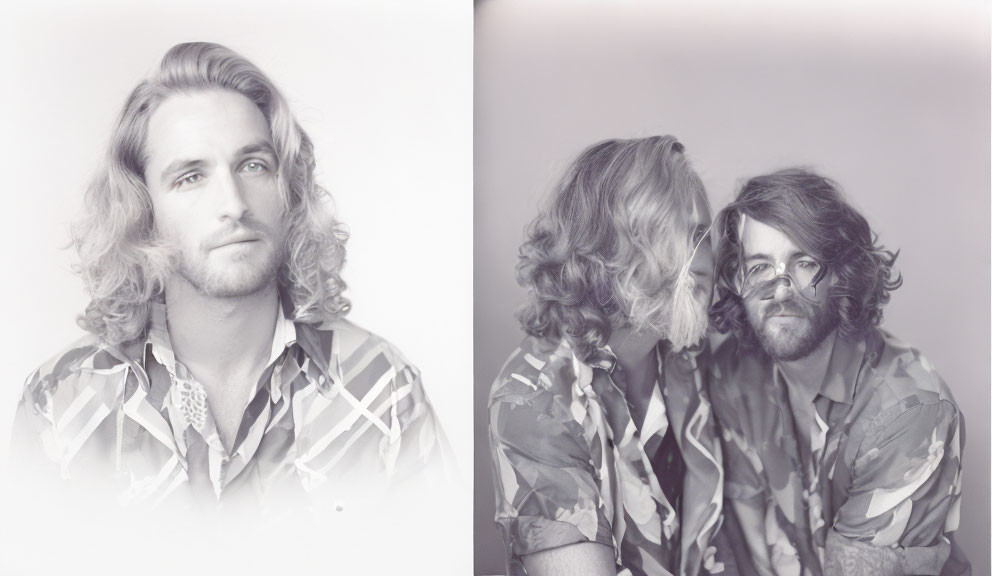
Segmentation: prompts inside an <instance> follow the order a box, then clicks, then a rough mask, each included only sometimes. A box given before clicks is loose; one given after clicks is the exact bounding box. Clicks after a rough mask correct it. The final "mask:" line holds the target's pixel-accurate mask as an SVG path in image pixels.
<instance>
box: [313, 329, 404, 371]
mask: <svg viewBox="0 0 992 576" xmlns="http://www.w3.org/2000/svg"><path fill="white" fill-rule="evenodd" d="M314 329H315V330H317V332H319V333H321V334H322V335H330V336H331V338H336V339H337V341H338V344H337V346H338V353H339V354H340V361H341V363H342V364H343V363H346V362H347V361H348V359H350V358H351V357H352V356H354V355H355V354H360V353H363V352H372V351H375V352H378V353H381V354H382V355H383V357H384V358H385V359H386V360H387V361H388V362H389V363H390V364H391V365H392V367H393V368H395V369H396V370H397V371H400V370H402V369H404V368H408V369H410V370H413V371H414V372H416V371H417V368H416V367H415V366H413V365H412V364H410V362H409V361H407V359H406V358H405V357H404V356H403V354H402V353H401V352H400V351H399V349H398V348H397V347H396V346H394V345H393V344H392V343H391V342H389V341H388V340H386V339H385V338H382V337H381V336H379V335H377V334H374V333H372V332H370V331H368V330H366V329H365V328H362V327H361V326H359V325H357V324H355V323H354V322H352V321H351V320H347V319H345V318H337V319H334V320H328V321H326V322H324V323H322V324H319V325H317V326H314ZM322 340H323V339H322ZM328 352H329V351H328Z"/></svg>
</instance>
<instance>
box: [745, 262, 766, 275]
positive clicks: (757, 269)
mask: <svg viewBox="0 0 992 576" xmlns="http://www.w3.org/2000/svg"><path fill="white" fill-rule="evenodd" d="M770 269H771V264H767V263H764V262H763V263H761V264H755V265H754V266H751V269H750V270H748V271H747V273H748V274H760V273H761V272H764V271H766V270H770Z"/></svg>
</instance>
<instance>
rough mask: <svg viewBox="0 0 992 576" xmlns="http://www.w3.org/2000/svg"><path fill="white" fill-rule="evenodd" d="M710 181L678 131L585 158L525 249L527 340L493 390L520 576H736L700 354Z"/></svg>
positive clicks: (512, 569)
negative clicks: (726, 540) (726, 541)
mask: <svg viewBox="0 0 992 576" xmlns="http://www.w3.org/2000/svg"><path fill="white" fill-rule="evenodd" d="M709 225H710V213H709V205H708V203H707V200H706V191H705V189H704V187H703V184H702V181H701V180H700V179H699V176H697V175H696V173H695V171H694V170H693V169H692V166H691V165H690V163H689V160H688V159H687V158H686V156H685V154H684V151H683V146H682V144H681V143H679V142H678V141H677V140H676V139H675V138H673V137H671V136H655V137H651V138H643V139H637V140H610V141H606V142H601V143H599V144H596V145H594V146H592V147H590V148H588V149H587V150H585V151H584V152H583V153H582V154H581V155H580V156H579V157H578V158H577V159H576V160H575V162H574V163H573V164H572V166H571V167H570V169H569V170H568V171H567V172H566V174H565V175H564V177H563V178H562V180H561V182H560V184H559V186H558V188H557V190H556V191H555V193H554V195H553V196H552V198H551V200H550V203H549V205H548V207H547V208H546V209H544V210H543V211H542V212H541V214H540V215H539V216H538V217H537V219H536V220H535V221H534V223H533V225H532V226H531V229H530V231H529V234H528V239H527V241H526V242H525V243H524V245H523V246H522V247H521V249H520V264H519V266H518V269H517V272H518V280H519V282H520V284H521V285H522V286H524V287H525V288H527V289H528V291H529V293H530V299H529V302H528V303H527V304H526V306H525V307H524V309H523V310H522V311H521V314H520V320H521V324H522V325H523V328H524V330H525V331H526V332H527V334H528V336H527V338H525V339H524V341H523V342H522V343H521V344H520V346H519V347H518V349H517V350H516V351H515V352H514V353H513V354H512V355H511V356H510V358H509V360H507V362H506V364H505V365H504V366H503V369H502V371H501V372H500V374H499V376H497V377H496V381H495V383H494V384H493V389H492V393H491V395H490V402H489V427H490V444H491V450H492V463H493V469H494V478H495V486H496V508H497V512H496V522H497V524H498V526H499V529H500V532H501V533H502V536H503V540H504V544H505V546H506V557H507V566H508V573H509V574H510V575H512V576H518V575H521V574H524V573H526V574H529V575H532V576H549V575H559V574H560V575H565V574H567V575H569V576H580V575H611V576H612V575H615V574H618V573H619V574H625V575H628V576H630V575H634V576H644V575H656V574H687V575H691V576H695V575H697V574H706V573H710V572H721V573H724V574H733V573H734V571H735V570H734V566H735V564H734V562H733V558H732V557H729V556H727V555H726V554H725V552H726V551H727V550H728V547H726V546H722V545H720V544H715V543H716V541H717V540H718V539H719V537H720V525H721V522H722V514H721V510H722V499H723V470H722V459H721V453H720V444H719V442H718V440H717V436H716V432H715V428H714V424H713V419H712V417H711V416H710V405H709V401H708V400H707V398H706V393H705V382H704V380H703V376H704V374H705V371H704V369H703V367H704V366H705V362H706V358H705V357H706V355H707V352H706V350H705V349H704V347H703V346H702V344H703V342H702V341H703V337H704V335H705V333H706V328H707V323H708V320H707V310H708V308H709V301H710V295H711V290H712V278H713V270H712V267H713V257H712V248H711V245H710V241H709V238H708V233H709Z"/></svg>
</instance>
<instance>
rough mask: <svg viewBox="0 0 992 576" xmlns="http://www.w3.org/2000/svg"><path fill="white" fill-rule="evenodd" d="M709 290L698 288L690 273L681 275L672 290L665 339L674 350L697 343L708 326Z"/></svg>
mask: <svg viewBox="0 0 992 576" xmlns="http://www.w3.org/2000/svg"><path fill="white" fill-rule="evenodd" d="M708 296H709V292H708V291H706V290H698V289H697V284H696V279H695V278H694V277H693V275H692V274H689V273H686V274H683V275H682V276H681V278H680V279H679V281H678V283H677V284H676V285H675V290H674V291H673V292H672V309H671V320H670V321H669V325H668V330H667V333H666V339H667V340H668V341H669V342H670V343H671V344H672V348H673V349H674V350H682V349H685V348H689V347H692V346H693V345H695V344H697V343H698V342H699V341H700V340H702V339H703V337H704V336H705V335H706V329H707V328H708V327H709V297H708Z"/></svg>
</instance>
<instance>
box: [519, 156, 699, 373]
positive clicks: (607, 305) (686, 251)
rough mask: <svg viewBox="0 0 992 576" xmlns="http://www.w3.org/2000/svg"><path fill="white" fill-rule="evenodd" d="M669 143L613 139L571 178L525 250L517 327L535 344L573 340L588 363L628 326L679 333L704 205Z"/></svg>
mask: <svg viewBox="0 0 992 576" xmlns="http://www.w3.org/2000/svg"><path fill="white" fill-rule="evenodd" d="M683 152H684V149H683V146H682V144H681V143H679V142H678V140H676V139H675V137H673V136H653V137H650V138H642V139H636V140H608V141H605V142H600V143H598V144H595V145H593V146H591V147H590V148H588V149H586V150H585V151H584V152H582V154H580V155H579V157H578V158H577V159H576V160H575V161H574V162H573V163H572V164H571V166H570V167H569V168H568V169H567V171H566V172H565V174H564V176H563V177H562V179H561V181H560V182H559V184H558V186H557V189H556V190H555V191H554V193H553V195H552V197H551V198H550V202H549V204H548V205H547V207H546V208H545V209H543V210H542V211H541V213H540V214H539V215H538V216H537V218H536V219H535V220H534V221H533V223H532V224H531V225H530V228H529V230H528V234H527V240H526V241H525V242H524V244H523V246H521V248H520V262H519V263H518V265H517V281H518V283H519V284H520V285H521V286H523V287H525V288H527V289H528V292H529V296H530V298H529V302H528V303H527V304H526V305H525V306H524V307H523V308H522V309H521V310H520V312H519V314H518V318H519V320H520V322H521V324H522V325H523V328H524V330H525V331H526V332H527V333H528V334H531V335H533V336H538V337H543V338H552V339H560V338H563V337H565V338H567V339H568V341H569V342H570V344H571V345H572V347H573V348H574V349H575V351H576V353H577V356H578V357H579V358H580V359H581V360H583V361H586V360H588V359H590V358H591V357H592V356H593V355H594V354H595V352H596V351H597V350H599V349H600V348H602V347H603V346H605V345H606V344H607V342H608V340H609V338H610V335H611V333H612V331H613V330H614V329H616V328H620V327H623V326H632V327H634V328H635V329H644V328H651V329H654V330H656V331H658V332H659V333H660V334H662V335H667V334H668V333H669V332H671V331H672V330H673V329H676V330H681V328H679V327H677V326H673V320H675V322H676V324H677V323H678V319H677V318H673V309H674V306H673V300H677V299H678V293H679V292H680V291H679V289H678V287H679V286H680V285H683V284H684V280H685V278H686V277H687V275H688V274H687V266H688V265H689V263H690V262H691V258H692V254H693V247H694V246H693V235H694V233H695V230H694V229H693V227H692V226H691V224H690V218H689V217H688V215H689V214H690V213H692V210H693V206H694V202H695V201H696V199H701V200H702V202H704V203H705V202H706V190H705V187H704V186H703V183H702V180H700V178H699V176H698V175H697V174H696V172H695V171H694V170H693V169H692V166H691V165H690V164H689V161H688V159H687V158H686V157H685V155H684V153H683Z"/></svg>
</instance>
